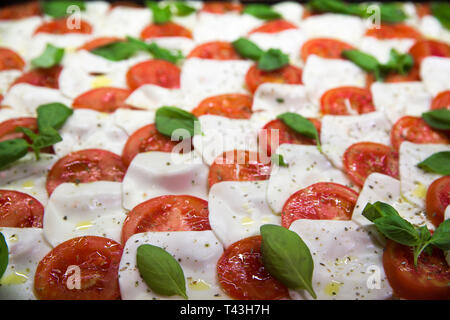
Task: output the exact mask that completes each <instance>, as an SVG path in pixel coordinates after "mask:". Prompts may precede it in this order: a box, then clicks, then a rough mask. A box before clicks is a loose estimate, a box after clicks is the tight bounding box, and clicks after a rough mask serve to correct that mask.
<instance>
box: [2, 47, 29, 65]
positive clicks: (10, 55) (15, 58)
mask: <svg viewBox="0 0 450 320" xmlns="http://www.w3.org/2000/svg"><path fill="white" fill-rule="evenodd" d="M24 66H25V61H23V59H22V58H21V57H20V56H19V55H18V54H17V53H15V52H14V51H12V50H10V49H7V48H0V71H3V70H13V69H17V70H23V67H24Z"/></svg>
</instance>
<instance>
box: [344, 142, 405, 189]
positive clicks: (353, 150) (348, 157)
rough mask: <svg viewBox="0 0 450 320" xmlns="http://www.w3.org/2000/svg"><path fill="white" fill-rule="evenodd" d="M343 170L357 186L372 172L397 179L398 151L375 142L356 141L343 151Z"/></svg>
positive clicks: (360, 185) (362, 183) (361, 184)
mask: <svg viewBox="0 0 450 320" xmlns="http://www.w3.org/2000/svg"><path fill="white" fill-rule="evenodd" d="M343 163H344V171H345V173H346V174H347V175H348V177H349V178H350V180H351V181H352V182H353V183H354V184H356V185H357V186H359V187H362V186H363V185H364V181H365V180H366V178H367V177H368V176H369V175H370V174H371V173H373V172H378V173H382V174H385V175H388V176H391V177H393V178H396V179H398V176H399V168H398V152H396V151H395V150H393V149H392V148H391V147H389V146H386V145H384V144H381V143H375V142H358V143H355V144H353V145H351V146H350V147H348V148H347V150H346V151H345V153H344V157H343Z"/></svg>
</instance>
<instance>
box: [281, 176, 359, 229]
mask: <svg viewBox="0 0 450 320" xmlns="http://www.w3.org/2000/svg"><path fill="white" fill-rule="evenodd" d="M357 200H358V193H357V192H356V191H354V190H352V189H350V188H348V187H346V186H343V185H341V184H338V183H331V182H319V183H315V184H313V185H310V186H309V187H306V188H304V189H301V190H299V191H297V192H296V193H294V194H293V195H291V196H290V197H289V199H288V200H287V201H286V202H285V204H284V206H283V210H282V211H281V225H282V226H283V227H285V228H289V227H290V226H291V224H292V222H294V221H295V220H298V219H313V220H350V219H351V218H352V213H353V208H354V207H355V205H356V201H357Z"/></svg>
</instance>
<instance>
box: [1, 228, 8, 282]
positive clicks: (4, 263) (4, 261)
mask: <svg viewBox="0 0 450 320" xmlns="http://www.w3.org/2000/svg"><path fill="white" fill-rule="evenodd" d="M8 260H9V259H8V245H7V244H6V240H5V236H4V235H3V233H1V232H0V279H1V278H2V276H3V274H4V273H5V271H6V268H7V267H8Z"/></svg>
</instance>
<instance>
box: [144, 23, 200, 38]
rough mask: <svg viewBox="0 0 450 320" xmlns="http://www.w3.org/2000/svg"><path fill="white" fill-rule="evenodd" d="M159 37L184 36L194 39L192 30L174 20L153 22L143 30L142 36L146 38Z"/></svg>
mask: <svg viewBox="0 0 450 320" xmlns="http://www.w3.org/2000/svg"><path fill="white" fill-rule="evenodd" d="M158 37H184V38H189V39H192V32H191V31H190V30H188V29H186V28H185V27H183V26H180V25H179V24H176V23H173V22H166V23H163V24H151V25H149V26H147V27H146V28H145V29H144V30H142V32H141V38H142V39H145V40H146V39H151V38H158Z"/></svg>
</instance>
